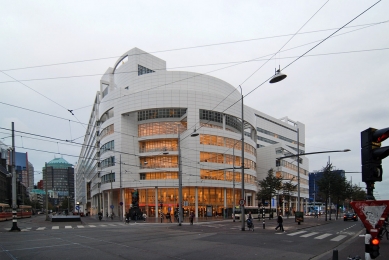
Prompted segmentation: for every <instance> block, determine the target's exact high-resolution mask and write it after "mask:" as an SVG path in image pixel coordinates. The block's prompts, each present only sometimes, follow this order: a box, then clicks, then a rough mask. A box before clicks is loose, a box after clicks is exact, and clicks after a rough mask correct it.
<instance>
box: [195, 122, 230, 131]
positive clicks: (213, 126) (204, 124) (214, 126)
mask: <svg viewBox="0 0 389 260" xmlns="http://www.w3.org/2000/svg"><path fill="white" fill-rule="evenodd" d="M200 126H201V127H208V128H216V129H223V127H221V126H218V125H213V124H206V123H200ZM226 130H227V129H226Z"/></svg>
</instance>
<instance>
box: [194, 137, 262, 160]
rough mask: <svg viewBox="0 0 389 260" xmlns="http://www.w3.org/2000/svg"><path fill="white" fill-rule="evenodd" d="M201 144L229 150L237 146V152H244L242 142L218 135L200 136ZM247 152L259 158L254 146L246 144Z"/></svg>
mask: <svg viewBox="0 0 389 260" xmlns="http://www.w3.org/2000/svg"><path fill="white" fill-rule="evenodd" d="M200 144H204V145H216V146H223V147H228V148H233V147H234V145H235V150H242V142H241V141H240V140H235V139H232V138H228V137H222V136H217V135H204V134H201V135H200ZM244 145H245V149H244V150H245V152H247V153H250V154H252V155H255V156H257V149H255V148H254V147H253V146H251V145H249V144H247V143H245V144H244Z"/></svg>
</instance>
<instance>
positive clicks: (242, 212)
mask: <svg viewBox="0 0 389 260" xmlns="http://www.w3.org/2000/svg"><path fill="white" fill-rule="evenodd" d="M239 88H240V95H241V97H242V111H241V112H242V116H241V119H242V127H241V128H242V129H241V132H242V147H241V150H242V162H241V164H242V165H241V167H242V176H241V178H242V180H241V182H242V190H241V199H242V200H244V197H245V194H244V110H243V91H242V87H241V86H240V85H239ZM240 214H241V216H240V218H241V220H242V228H241V230H242V231H245V222H246V220H245V214H244V203H242V204H241V205H240Z"/></svg>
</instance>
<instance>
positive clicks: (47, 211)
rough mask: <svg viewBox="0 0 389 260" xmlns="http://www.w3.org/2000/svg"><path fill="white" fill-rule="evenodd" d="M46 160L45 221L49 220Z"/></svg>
mask: <svg viewBox="0 0 389 260" xmlns="http://www.w3.org/2000/svg"><path fill="white" fill-rule="evenodd" d="M47 174H49V173H48V171H47V162H46V163H45V193H46V221H49V194H48V192H47Z"/></svg>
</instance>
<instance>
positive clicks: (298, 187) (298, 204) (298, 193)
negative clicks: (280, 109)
mask: <svg viewBox="0 0 389 260" xmlns="http://www.w3.org/2000/svg"><path fill="white" fill-rule="evenodd" d="M349 151H351V150H350V149H344V150H334V151H322V152H312V153H300V150H299V130H298V128H297V154H293V155H288V156H283V157H278V158H277V159H276V160H277V161H279V160H281V159H284V158H291V157H297V208H298V210H300V156H301V155H310V154H319V153H344V152H349ZM298 224H300V222H298Z"/></svg>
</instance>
